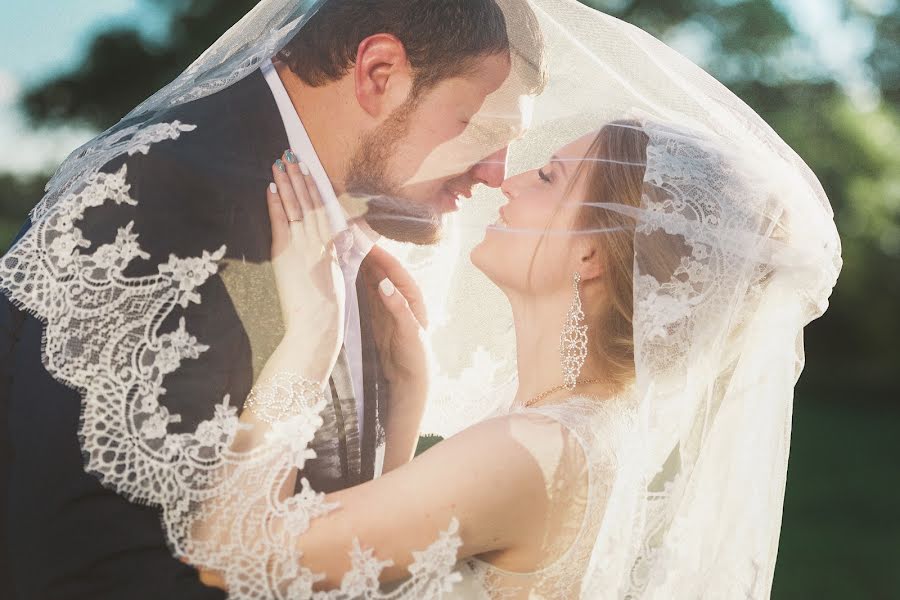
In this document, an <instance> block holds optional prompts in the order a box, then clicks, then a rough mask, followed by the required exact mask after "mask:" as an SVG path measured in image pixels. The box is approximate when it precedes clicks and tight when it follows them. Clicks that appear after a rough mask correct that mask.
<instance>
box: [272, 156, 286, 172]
mask: <svg viewBox="0 0 900 600" xmlns="http://www.w3.org/2000/svg"><path fill="white" fill-rule="evenodd" d="M275 168H276V169H278V170H279V171H281V172H282V173H287V167H286V166H284V161H283V160H281V159H280V158H279V159H278V160H276V161H275Z"/></svg>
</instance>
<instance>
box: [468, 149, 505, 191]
mask: <svg viewBox="0 0 900 600" xmlns="http://www.w3.org/2000/svg"><path fill="white" fill-rule="evenodd" d="M508 154H509V147H505V148H502V149H500V150H497V151H496V152H494V153H493V154H491V155H490V156H488V157H485V158H484V159H482V160H481V161H479V162H478V163H477V164H476V165H475V166H474V167H472V177H474V178H475V180H476V181H477V182H478V183H483V184H484V185H486V186H488V187H492V188H498V187H500V184H502V183H503V181H504V180H505V179H506V157H507V155H508Z"/></svg>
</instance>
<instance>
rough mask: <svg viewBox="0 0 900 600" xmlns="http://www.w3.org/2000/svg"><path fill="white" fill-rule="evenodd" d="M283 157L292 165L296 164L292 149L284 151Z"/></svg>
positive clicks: (295, 156)
mask: <svg viewBox="0 0 900 600" xmlns="http://www.w3.org/2000/svg"><path fill="white" fill-rule="evenodd" d="M284 158H285V159H287V161H288V162H289V163H291V164H292V165H296V164H297V155H296V154H294V151H293V150H288V151H287V152H285V153H284Z"/></svg>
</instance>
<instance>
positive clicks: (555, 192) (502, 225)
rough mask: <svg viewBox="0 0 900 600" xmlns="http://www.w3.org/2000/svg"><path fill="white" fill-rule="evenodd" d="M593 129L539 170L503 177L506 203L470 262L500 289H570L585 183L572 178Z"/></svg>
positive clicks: (576, 263) (527, 291)
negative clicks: (577, 219)
mask: <svg viewBox="0 0 900 600" xmlns="http://www.w3.org/2000/svg"><path fill="white" fill-rule="evenodd" d="M596 135H597V134H596V133H591V134H588V135H585V136H584V137H582V138H579V139H577V140H575V141H574V142H572V143H571V144H569V145H567V146H564V147H563V148H560V149H559V150H558V151H557V152H555V153H554V155H553V156H552V157H551V158H550V159H549V160H548V161H547V163H546V164H545V165H544V166H542V167H541V168H539V169H535V170H533V171H526V172H524V173H521V174H519V175H516V176H514V177H511V178H509V179H507V180H506V181H505V182H504V183H503V185H502V186H501V188H500V189H501V190H503V194H504V195H505V196H506V198H507V200H508V203H507V204H505V205H504V206H503V207H502V208H501V209H500V218H499V219H498V220H497V222H496V223H495V224H493V225H491V226H489V227H488V230H487V232H486V234H485V237H484V240H483V241H482V242H481V243H480V244H479V245H478V246H476V247H475V249H474V250H473V251H472V255H471V258H472V263H473V264H474V265H475V266H476V267H477V268H478V269H480V270H481V271H482V272H484V273H485V275H487V276H488V277H489V278H490V279H491V281H493V282H494V283H495V284H496V285H497V286H499V287H500V288H501V289H503V290H504V291H514V292H520V293H524V294H552V293H554V292H557V291H560V290H563V289H566V290H568V289H570V288H571V285H572V274H573V273H574V272H575V271H576V270H578V267H579V257H580V252H579V250H581V248H580V246H579V243H578V236H576V235H572V234H571V232H572V229H573V226H574V224H575V222H576V218H577V216H578V213H579V210H580V208H581V203H582V202H583V200H584V196H585V185H584V182H583V181H581V180H583V178H579V179H580V180H579V181H574V176H575V173H576V171H578V167H579V166H580V164H581V161H582V160H583V159H584V157H585V155H586V154H587V152H588V150H589V149H590V146H591V143H592V142H593V140H594V139H595V138H596Z"/></svg>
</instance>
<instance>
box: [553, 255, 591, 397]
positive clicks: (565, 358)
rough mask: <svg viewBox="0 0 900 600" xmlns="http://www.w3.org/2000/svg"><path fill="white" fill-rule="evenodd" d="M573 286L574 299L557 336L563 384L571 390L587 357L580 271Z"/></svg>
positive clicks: (576, 382) (576, 274)
mask: <svg viewBox="0 0 900 600" xmlns="http://www.w3.org/2000/svg"><path fill="white" fill-rule="evenodd" d="M573 287H574V288H575V299H574V300H573V301H572V306H571V307H570V308H569V312H568V313H567V315H566V323H565V326H563V330H562V335H560V338H559V355H560V361H561V363H562V373H563V384H564V385H565V386H566V388H567V389H569V390H573V389H575V386H576V385H577V384H578V376H579V375H581V369H582V367H584V361H585V359H586V358H587V344H588V337H587V325H585V323H584V321H585V319H584V310H583V309H582V306H581V273H578V272H576V273H575V276H574V282H573Z"/></svg>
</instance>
